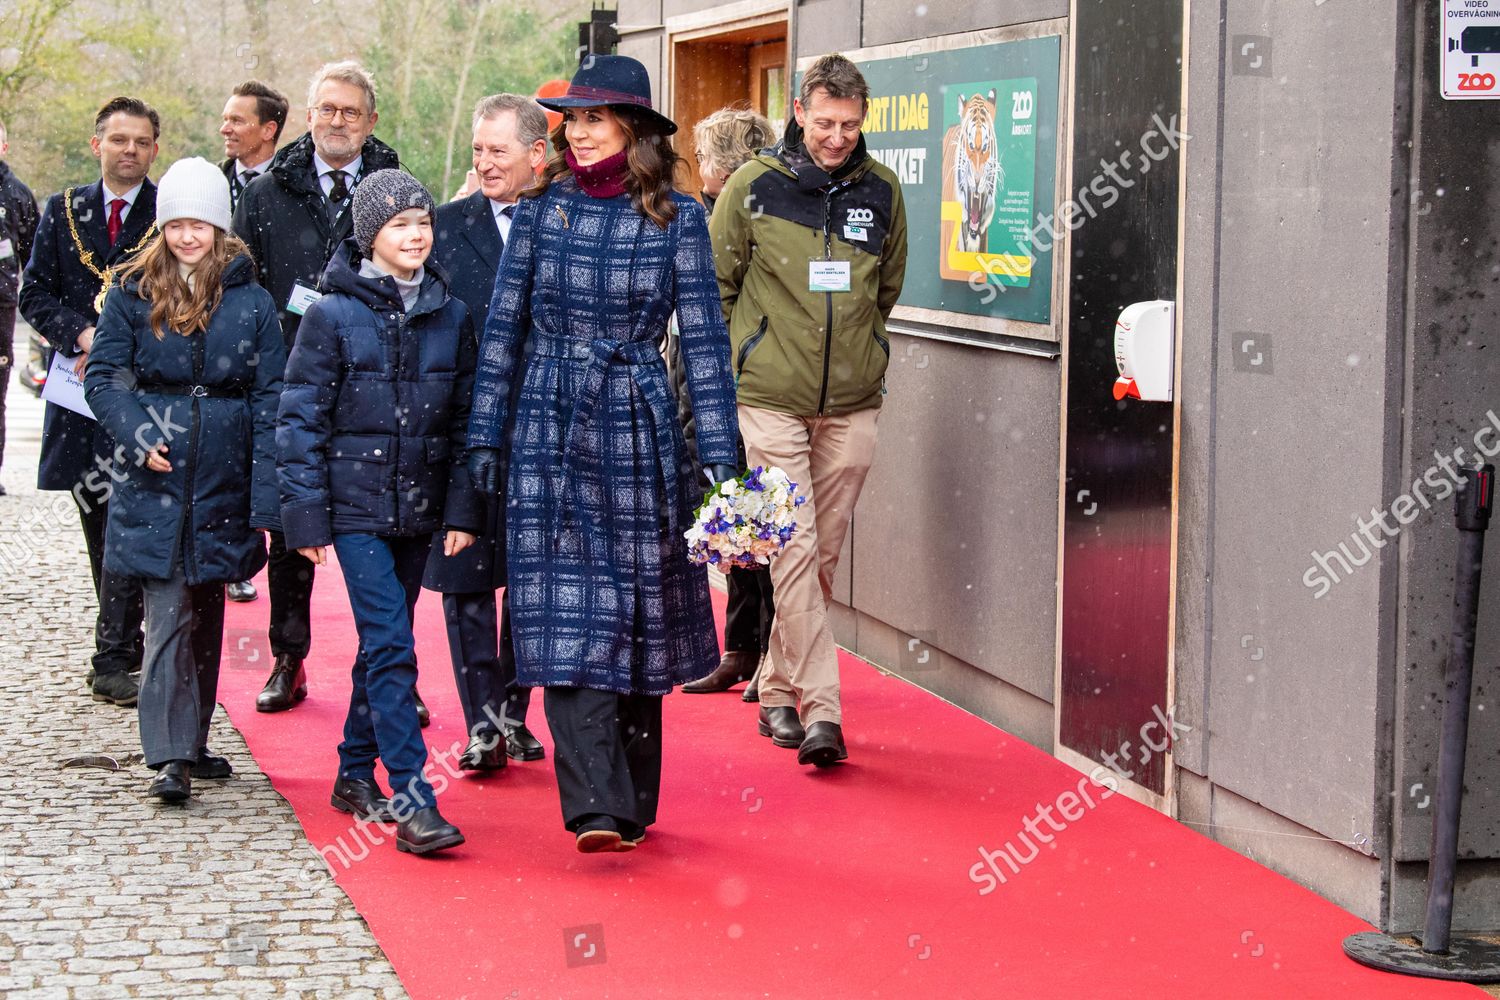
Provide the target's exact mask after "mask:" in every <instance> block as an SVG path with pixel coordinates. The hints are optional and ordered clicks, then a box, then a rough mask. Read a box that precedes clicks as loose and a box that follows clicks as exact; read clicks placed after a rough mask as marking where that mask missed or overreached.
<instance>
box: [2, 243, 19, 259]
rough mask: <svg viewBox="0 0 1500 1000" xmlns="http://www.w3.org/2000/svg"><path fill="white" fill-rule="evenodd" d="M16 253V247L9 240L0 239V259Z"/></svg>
mask: <svg viewBox="0 0 1500 1000" xmlns="http://www.w3.org/2000/svg"><path fill="white" fill-rule="evenodd" d="M15 255H16V248H15V247H13V246H11V245H10V240H0V260H6V259H8V258H11V257H14V256H15Z"/></svg>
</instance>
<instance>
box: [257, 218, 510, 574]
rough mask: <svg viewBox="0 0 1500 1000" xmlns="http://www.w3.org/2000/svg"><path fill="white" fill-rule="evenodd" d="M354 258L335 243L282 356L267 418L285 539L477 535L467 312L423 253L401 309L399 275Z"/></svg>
mask: <svg viewBox="0 0 1500 1000" xmlns="http://www.w3.org/2000/svg"><path fill="white" fill-rule="evenodd" d="M359 261H360V255H359V249H358V248H357V247H356V246H355V244H354V241H353V240H347V241H345V242H344V244H343V246H341V247H340V248H339V250H338V252H337V253H335V254H334V256H333V259H332V260H331V261H329V264H328V268H327V270H326V271H324V272H323V279H322V282H321V284H320V286H319V287H320V290H321V291H322V292H323V297H322V298H321V299H319V300H318V301H317V302H314V303H313V304H312V306H310V307H309V308H308V310H307V313H306V315H305V316H303V318H302V323H301V326H300V327H299V328H298V330H297V340H296V343H295V344H294V345H293V346H292V352H291V355H290V356H289V357H288V358H287V366H286V379H285V386H284V388H283V390H282V394H281V410H280V413H279V414H278V418H277V426H276V449H277V456H278V457H277V473H278V475H279V478H280V482H281V523H282V531H283V532H285V534H286V543H287V545H288V546H289V547H292V548H306V547H311V546H317V545H329V544H331V543H332V542H333V536H334V535H335V534H345V533H353V532H368V533H371V534H376V535H421V534H426V533H429V532H432V531H436V530H437V529H438V528H440V527H447V528H452V529H457V530H462V531H469V532H477V531H478V529H479V528H480V527H481V526H482V525H483V522H484V516H483V514H484V507H483V504H482V502H480V500H479V498H478V497H477V496H476V495H475V493H474V491H473V489H472V488H471V487H470V485H469V480H468V475H467V473H466V472H465V469H464V460H465V456H466V454H467V449H466V448H465V444H464V439H465V433H466V430H467V427H468V421H469V397H470V396H471V395H472V393H473V388H474V360H475V352H476V349H475V344H474V328H473V324H472V323H471V321H470V319H469V310H468V308H467V307H466V306H465V305H464V304H463V302H461V301H460V300H459V299H457V298H455V297H453V296H452V295H450V294H449V293H448V279H447V277H446V275H444V274H443V273H442V271H441V269H440V268H438V267H437V266H436V265H434V263H433V262H432V261H431V260H429V261H428V263H427V273H426V277H425V279H424V280H423V282H422V288H421V292H420V294H419V295H418V297H417V301H416V303H415V305H413V306H412V309H411V312H410V313H408V312H407V311H406V310H405V309H404V308H403V306H402V303H401V296H400V293H399V292H398V291H397V289H396V283H395V281H393V280H392V279H390V278H387V277H381V278H367V277H363V276H361V275H360V274H359V270H358V269H359Z"/></svg>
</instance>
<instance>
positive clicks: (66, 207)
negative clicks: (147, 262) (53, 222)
mask: <svg viewBox="0 0 1500 1000" xmlns="http://www.w3.org/2000/svg"><path fill="white" fill-rule="evenodd" d="M73 191H74V189H73V188H68V189H67V190H66V191H64V192H63V214H64V215H66V216H67V219H68V232H69V233H70V234H71V235H72V237H73V246H74V248H75V249H76V250H77V251H78V259H79V261H81V262H82V264H83V266H84V267H86V268H88V269H89V270H90V271H92V272H94V277H96V278H98V279H99V281H100V282H101V284H100V287H99V294H98V295H96V296H94V312H96V313H101V312H103V311H104V295H105V293H106V292H108V291H109V285H110V282H111V281H113V280H114V273H115V269H114V268H113V267H106V268H105V269H104V270H102V271H101V270H99V265H97V264H95V263H94V252H93V251H92V250H85V249H84V248H83V240H81V239H79V237H78V223H77V222H75V221H74V220H73ZM155 235H156V223H155V222H152V223H151V225H149V226H147V227H146V235H145V236H142V237H141V241H140V242H139V243H137V244H136V245H135V246H133V247H131V248H130V249H129V250H126V251H125V256H126V257H132V256H134V255H135V254H137V253H139V252H140V250H141V248H142V247H144V246H145V245H146V244H147V243H148V242H150V240H151V237H153V236H155ZM120 263H122V264H124V263H127V262H126V261H121V262H120Z"/></svg>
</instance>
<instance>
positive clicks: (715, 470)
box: [703, 464, 739, 486]
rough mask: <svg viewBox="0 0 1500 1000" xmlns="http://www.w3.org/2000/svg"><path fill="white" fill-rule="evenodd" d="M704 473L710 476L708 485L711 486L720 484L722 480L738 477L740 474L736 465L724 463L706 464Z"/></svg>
mask: <svg viewBox="0 0 1500 1000" xmlns="http://www.w3.org/2000/svg"><path fill="white" fill-rule="evenodd" d="M703 474H704V475H705V476H707V477H708V485H710V486H718V485H719V484H720V483H722V482H725V481H727V480H730V479H735V478H738V476H739V473H738V472H736V471H735V468H734V466H732V465H722V464H721V465H708V466H704V468H703Z"/></svg>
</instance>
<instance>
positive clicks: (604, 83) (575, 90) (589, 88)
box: [536, 55, 677, 135]
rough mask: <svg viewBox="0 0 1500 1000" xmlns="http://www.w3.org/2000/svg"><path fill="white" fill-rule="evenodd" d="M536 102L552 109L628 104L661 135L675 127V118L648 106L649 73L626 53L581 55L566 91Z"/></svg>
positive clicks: (673, 130)
mask: <svg viewBox="0 0 1500 1000" xmlns="http://www.w3.org/2000/svg"><path fill="white" fill-rule="evenodd" d="M536 102H537V103H538V104H540V105H541V106H542V107H544V108H550V109H551V110H553V111H566V110H567V109H568V108H597V107H599V106H600V105H610V106H613V105H621V104H623V105H628V106H630V107H632V108H635V109H636V110H637V111H641V112H643V113H644V114H645V116H646V118H647V119H649V120H650V121H651V122H652V123H653V124H655V125H656V127H657V128H658V129H660V130H661V132H662V133H663V134H664V135H671V134H672V133H673V132H676V131H677V123H676V122H674V121H672V119H670V118H668V117H667V116H666V115H664V114H661V113H660V112H658V111H656V110H655V109H654V108H652V107H651V77H650V76H648V75H647V74H646V67H644V66H642V65H641V64H640V63H639V62H638V61H637V60H635V59H632V58H630V57H629V56H601V55H587V56H584V57H583V65H581V66H579V67H578V72H577V73H574V74H573V82H572V83H570V84H568V92H567V93H566V94H564V95H563V96H561V97H538V98H537V101H536Z"/></svg>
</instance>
